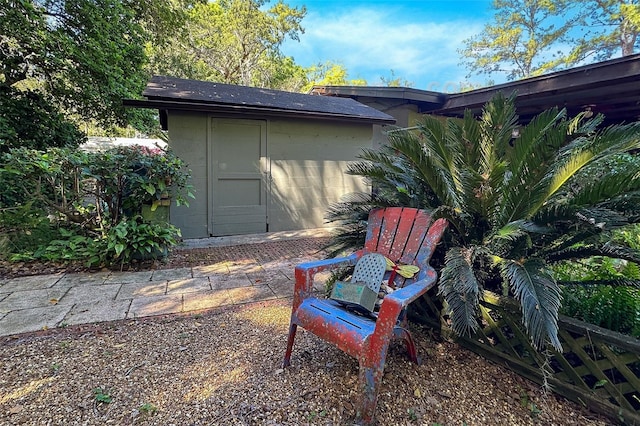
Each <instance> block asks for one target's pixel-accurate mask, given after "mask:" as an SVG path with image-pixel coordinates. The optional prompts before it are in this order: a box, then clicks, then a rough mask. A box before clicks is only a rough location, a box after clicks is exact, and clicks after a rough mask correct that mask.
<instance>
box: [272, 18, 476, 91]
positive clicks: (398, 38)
mask: <svg viewBox="0 0 640 426" xmlns="http://www.w3.org/2000/svg"><path fill="white" fill-rule="evenodd" d="M399 11H400V9H397V10H389V8H384V9H383V8H380V7H375V6H374V5H372V6H367V7H358V8H353V9H342V10H341V11H338V12H336V11H334V12H332V13H331V14H328V15H319V14H317V13H309V14H308V15H307V17H306V18H305V20H304V21H303V25H304V27H305V29H306V32H305V34H304V35H302V36H301V41H300V43H299V44H298V43H288V44H287V45H286V48H285V53H286V54H288V55H291V56H294V58H295V59H296V61H297V62H298V63H300V64H302V65H304V66H309V65H311V64H313V63H317V62H323V61H326V60H332V61H336V62H340V63H342V64H344V65H345V67H346V68H347V70H348V71H349V76H350V78H357V77H362V78H365V79H366V80H367V81H368V82H369V84H372V85H374V84H379V83H380V76H385V77H389V76H390V70H393V71H394V73H395V76H397V77H401V78H405V79H407V80H409V81H414V82H415V83H416V87H418V88H422V89H432V90H443V88H444V86H445V85H446V84H447V83H460V82H461V81H464V77H465V74H466V71H465V70H464V69H463V68H462V67H460V66H459V65H458V64H459V62H460V56H459V54H458V52H457V49H459V48H461V47H462V45H463V44H462V41H463V40H464V39H466V38H468V37H470V36H472V35H474V34H477V33H478V32H480V31H481V30H482V24H483V23H482V22H480V21H478V22H474V21H470V20H469V21H463V20H448V21H440V22H435V21H433V20H430V19H429V18H428V16H426V15H420V16H406V15H402V14H400V13H399ZM428 86H431V87H428ZM438 86H439V87H438Z"/></svg>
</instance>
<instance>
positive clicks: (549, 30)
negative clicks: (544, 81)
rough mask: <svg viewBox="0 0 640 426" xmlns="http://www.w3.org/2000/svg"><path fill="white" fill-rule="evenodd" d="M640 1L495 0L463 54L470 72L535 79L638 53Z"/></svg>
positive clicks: (462, 51)
mask: <svg viewBox="0 0 640 426" xmlns="http://www.w3.org/2000/svg"><path fill="white" fill-rule="evenodd" d="M638 3H639V2H638V0H586V1H583V0H494V2H493V8H494V9H495V11H496V14H495V16H494V19H493V22H491V23H489V24H486V25H485V27H484V29H483V31H482V32H481V33H480V34H478V35H476V36H474V37H471V38H469V39H467V40H465V41H464V48H462V49H460V50H459V53H460V55H461V57H462V60H463V63H465V64H466V65H467V66H468V68H469V70H470V74H473V73H478V74H496V73H504V74H505V75H506V77H507V79H509V80H514V79H519V78H526V77H532V76H536V75H540V74H544V73H546V72H550V71H554V70H558V69H562V68H567V67H571V66H574V65H576V64H579V63H583V62H584V61H588V60H606V59H610V58H611V57H613V56H615V55H617V54H620V55H630V54H632V53H634V52H635V51H636V50H637V49H638V47H639V46H638V44H639V42H638V37H637V36H638V31H639V30H640V5H639V4H638Z"/></svg>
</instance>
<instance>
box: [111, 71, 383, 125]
mask: <svg viewBox="0 0 640 426" xmlns="http://www.w3.org/2000/svg"><path fill="white" fill-rule="evenodd" d="M142 95H143V96H145V97H146V98H147V99H146V100H133V99H125V100H124V101H123V103H124V105H125V106H130V107H137V108H152V109H159V110H161V111H163V110H164V111H167V110H182V111H202V112H216V113H222V114H231V115H239V116H240V115H241V116H244V117H246V116H258V117H265V116H279V117H283V116H284V117H296V118H308V119H324V120H339V121H358V122H367V123H377V124H393V123H395V121H396V120H395V118H393V117H392V116H390V115H388V114H385V113H384V112H381V111H378V110H377V109H375V108H371V107H369V106H366V105H363V104H361V103H359V102H357V101H356V100H354V99H350V98H331V97H326V96H317V95H308V94H302V93H292V92H284V91H279V90H271V89H261V88H257V87H246V86H237V85H232V84H221V83H213V82H208V81H197V80H186V79H181V78H173V77H163V76H154V77H153V78H151V80H150V81H149V83H148V84H147V88H146V89H145V91H144V92H143V93H142Z"/></svg>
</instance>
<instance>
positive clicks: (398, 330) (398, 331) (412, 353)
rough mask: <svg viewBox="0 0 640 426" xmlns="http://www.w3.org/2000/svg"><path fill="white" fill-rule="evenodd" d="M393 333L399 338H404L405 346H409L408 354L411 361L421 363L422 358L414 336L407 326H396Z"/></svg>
mask: <svg viewBox="0 0 640 426" xmlns="http://www.w3.org/2000/svg"><path fill="white" fill-rule="evenodd" d="M393 334H394V335H395V337H397V338H402V340H404V343H405V346H406V348H407V356H408V357H409V360H410V361H411V362H414V363H416V364H418V365H420V358H418V352H417V351H416V344H415V342H414V341H413V336H411V333H410V332H409V330H407V329H406V328H402V327H395V328H394V330H393Z"/></svg>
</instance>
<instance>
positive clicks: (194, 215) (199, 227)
mask: <svg viewBox="0 0 640 426" xmlns="http://www.w3.org/2000/svg"><path fill="white" fill-rule="evenodd" d="M207 123H208V119H207V115H206V114H193V113H182V112H176V111H171V112H170V114H168V128H169V146H170V147H171V149H172V150H173V152H174V153H175V154H176V155H177V156H178V157H179V158H181V159H182V160H183V161H184V162H185V163H186V164H187V166H188V168H189V169H190V170H191V172H192V173H191V175H192V180H191V183H192V185H193V186H194V189H195V197H196V198H195V199H190V200H189V207H184V206H181V207H177V206H176V205H175V204H174V205H172V206H171V223H173V224H174V225H175V226H177V227H178V228H180V230H181V231H182V236H183V237H184V238H204V237H208V236H209V226H208V220H209V219H208V205H209V198H208V196H209V183H208V181H209V179H208V176H209V175H208V174H209V169H208V164H207V138H208V129H207Z"/></svg>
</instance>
